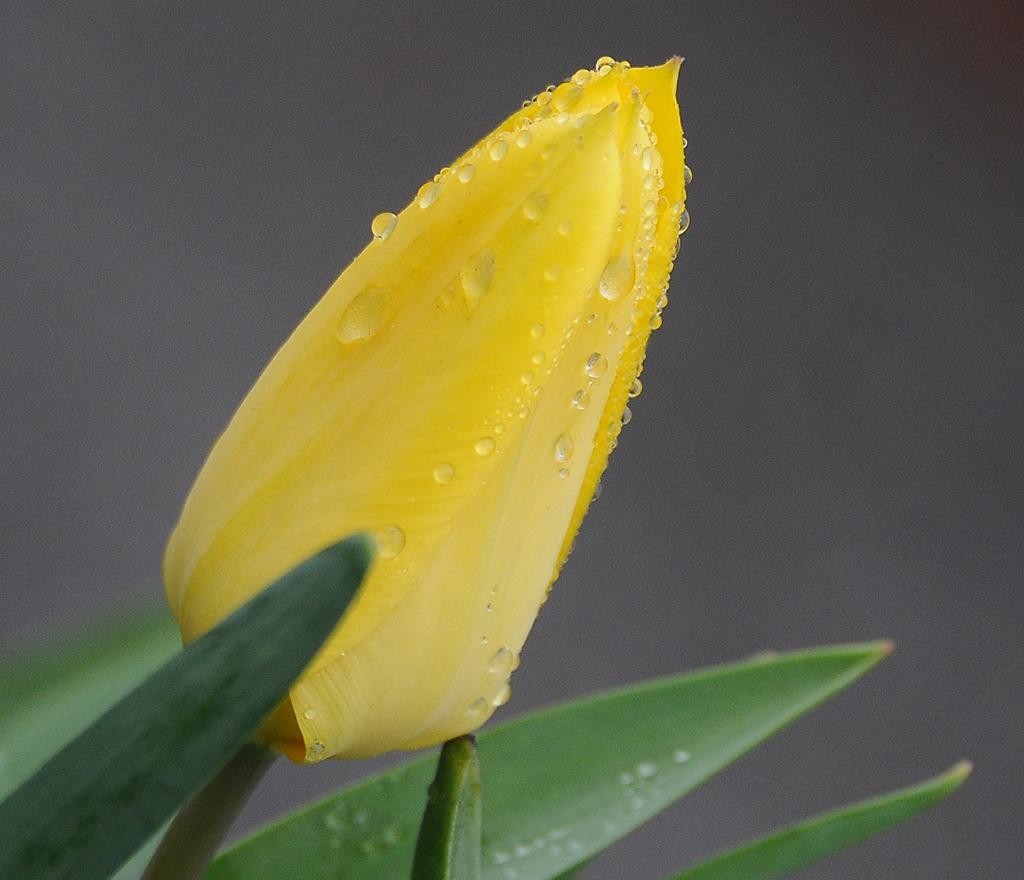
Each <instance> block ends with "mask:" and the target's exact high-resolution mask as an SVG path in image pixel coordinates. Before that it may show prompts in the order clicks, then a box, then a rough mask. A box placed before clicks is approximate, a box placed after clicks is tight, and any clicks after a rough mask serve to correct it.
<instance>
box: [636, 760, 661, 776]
mask: <svg viewBox="0 0 1024 880" xmlns="http://www.w3.org/2000/svg"><path fill="white" fill-rule="evenodd" d="M657 772H658V768H657V766H656V765H655V764H654V763H653V762H652V761H644V762H643V763H642V764H637V765H636V775H637V776H639V777H640V778H641V779H650V778H651V777H652V776H654V775H656V774H657Z"/></svg>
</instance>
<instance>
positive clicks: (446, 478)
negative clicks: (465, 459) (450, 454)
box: [434, 463, 455, 486]
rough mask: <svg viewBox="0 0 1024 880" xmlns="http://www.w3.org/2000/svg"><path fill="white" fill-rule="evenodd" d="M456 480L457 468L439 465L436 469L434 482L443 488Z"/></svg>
mask: <svg viewBox="0 0 1024 880" xmlns="http://www.w3.org/2000/svg"><path fill="white" fill-rule="evenodd" d="M454 478H455V468H454V467H452V466H451V465H450V464H447V463H445V464H439V465H438V466H437V467H436V468H434V482H436V483H440V484H441V485H442V486H444V485H447V484H448V483H450V482H451V481H452V480H453V479H454Z"/></svg>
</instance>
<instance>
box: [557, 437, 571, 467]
mask: <svg viewBox="0 0 1024 880" xmlns="http://www.w3.org/2000/svg"><path fill="white" fill-rule="evenodd" d="M574 449H575V444H574V443H573V442H572V437H570V436H569V435H568V434H560V435H559V437H558V439H557V440H556V441H555V461H568V460H569V459H570V458H572V453H573V450H574Z"/></svg>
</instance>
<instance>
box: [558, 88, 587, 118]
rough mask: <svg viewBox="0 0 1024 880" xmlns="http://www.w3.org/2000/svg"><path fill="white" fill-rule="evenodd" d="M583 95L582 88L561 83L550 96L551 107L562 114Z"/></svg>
mask: <svg viewBox="0 0 1024 880" xmlns="http://www.w3.org/2000/svg"><path fill="white" fill-rule="evenodd" d="M582 94H583V88H582V86H580V85H577V84H576V83H563V84H562V85H560V86H559V87H558V88H557V89H555V92H554V94H553V95H552V96H551V106H552V107H554V108H555V110H556V111H557V112H559V113H564V112H565V111H566V110H568V109H569V108H570V107H571V106H572V105H573V104H575V103H576V102H577V101H578V100H579V99H580V96H581V95H582Z"/></svg>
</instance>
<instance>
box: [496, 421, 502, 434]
mask: <svg viewBox="0 0 1024 880" xmlns="http://www.w3.org/2000/svg"><path fill="white" fill-rule="evenodd" d="M494 433H495V434H504V433H505V426H504V425H503V424H502V423H501V422H498V423H497V424H495V426H494Z"/></svg>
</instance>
